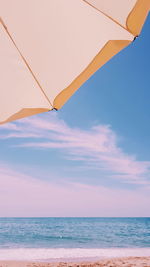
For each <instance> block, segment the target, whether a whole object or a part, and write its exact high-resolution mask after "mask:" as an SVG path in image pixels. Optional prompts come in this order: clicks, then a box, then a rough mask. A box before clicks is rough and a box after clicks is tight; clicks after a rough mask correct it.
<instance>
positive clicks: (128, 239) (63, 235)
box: [0, 218, 150, 249]
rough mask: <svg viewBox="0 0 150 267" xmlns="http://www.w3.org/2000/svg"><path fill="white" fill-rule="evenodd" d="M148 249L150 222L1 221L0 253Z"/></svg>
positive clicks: (38, 219) (121, 220) (43, 219)
mask: <svg viewBox="0 0 150 267" xmlns="http://www.w3.org/2000/svg"><path fill="white" fill-rule="evenodd" d="M148 247H150V218H0V249H10V248H11V249H16V248H86V249H89V248H90V249H91V248H148Z"/></svg>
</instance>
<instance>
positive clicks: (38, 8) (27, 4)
mask: <svg viewBox="0 0 150 267" xmlns="http://www.w3.org/2000/svg"><path fill="white" fill-rule="evenodd" d="M149 9H150V0H87V1H85V0H12V1H11V0H0V122H1V123H4V122H8V121H12V120H16V119H19V118H22V117H26V116H30V115H33V114H36V113H40V112H44V111H49V110H52V109H60V108H61V107H62V105H64V103H65V102H66V101H67V100H68V99H69V98H70V97H71V96H72V94H73V93H74V92H75V91H76V90H77V89H78V88H79V87H80V86H81V85H82V84H83V83H84V82H85V81H86V80H87V79H88V78H89V77H90V76H91V75H92V74H93V73H94V72H95V71H96V70H97V69H99V68H100V67H101V66H102V65H103V64H105V63H106V62H107V61H108V60H109V59H110V58H111V57H112V56H114V55H115V54H116V53H118V52H119V51H120V50H122V49H123V48H124V47H126V46H127V45H129V44H130V43H131V42H132V41H133V40H134V39H135V38H136V37H137V36H138V35H139V33H140V31H141V28H142V26H143V24H144V21H145V19H146V16H147V15H148V12H149ZM93 93H94V92H93Z"/></svg>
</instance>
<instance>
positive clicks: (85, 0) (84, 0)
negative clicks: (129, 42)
mask: <svg viewBox="0 0 150 267" xmlns="http://www.w3.org/2000/svg"><path fill="white" fill-rule="evenodd" d="M82 1H83V2H84V3H86V4H87V5H89V6H91V7H93V8H94V9H96V10H97V11H99V12H100V13H101V14H103V15H104V16H105V17H107V18H109V19H110V20H112V21H113V22H114V23H116V24H118V25H119V26H120V27H121V28H123V29H124V30H126V31H128V32H129V33H131V32H130V31H129V30H128V29H127V28H126V27H124V26H123V25H121V24H120V23H119V22H118V21H116V20H115V19H113V18H112V17H110V16H109V15H107V14H106V13H105V12H103V11H102V10H100V9H99V8H97V7H95V6H93V5H92V4H90V3H89V2H88V1H87V0H82ZM131 34H132V33H131ZM132 35H133V34H132Z"/></svg>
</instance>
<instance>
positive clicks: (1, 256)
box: [0, 247, 150, 262]
mask: <svg viewBox="0 0 150 267" xmlns="http://www.w3.org/2000/svg"><path fill="white" fill-rule="evenodd" d="M116 257H119V258H127V257H150V247H148V248H7V249H6V248H1V249H0V260H1V261H2V260H3V261H9V260H10V261H16V260H17V261H27V260H28V261H37V262H38V261H44V262H48V261H50V262H56V261H60V260H61V261H69V262H70V261H72V260H73V261H85V260H87V259H88V260H89V261H93V260H95V261H97V260H102V259H107V258H116Z"/></svg>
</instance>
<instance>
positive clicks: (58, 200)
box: [0, 166, 150, 216]
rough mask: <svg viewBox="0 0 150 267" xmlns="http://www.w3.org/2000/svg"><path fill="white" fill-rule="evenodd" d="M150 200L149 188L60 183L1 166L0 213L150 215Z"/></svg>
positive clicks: (21, 214) (26, 214) (6, 214)
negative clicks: (131, 189)
mask: <svg viewBox="0 0 150 267" xmlns="http://www.w3.org/2000/svg"><path fill="white" fill-rule="evenodd" d="M149 202H150V194H149V190H148V189H147V188H138V189H136V190H135V191H134V192H133V191H130V190H125V189H124V190H123V189H109V188H106V187H103V186H90V185H83V184H80V183H66V182H64V183H61V184H57V183H54V182H53V183H52V182H49V181H44V180H39V179H36V178H34V177H31V176H28V175H24V174H22V173H20V172H18V171H16V170H12V169H10V168H9V167H8V166H3V167H2V166H1V167H0V216H150V213H149Z"/></svg>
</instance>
